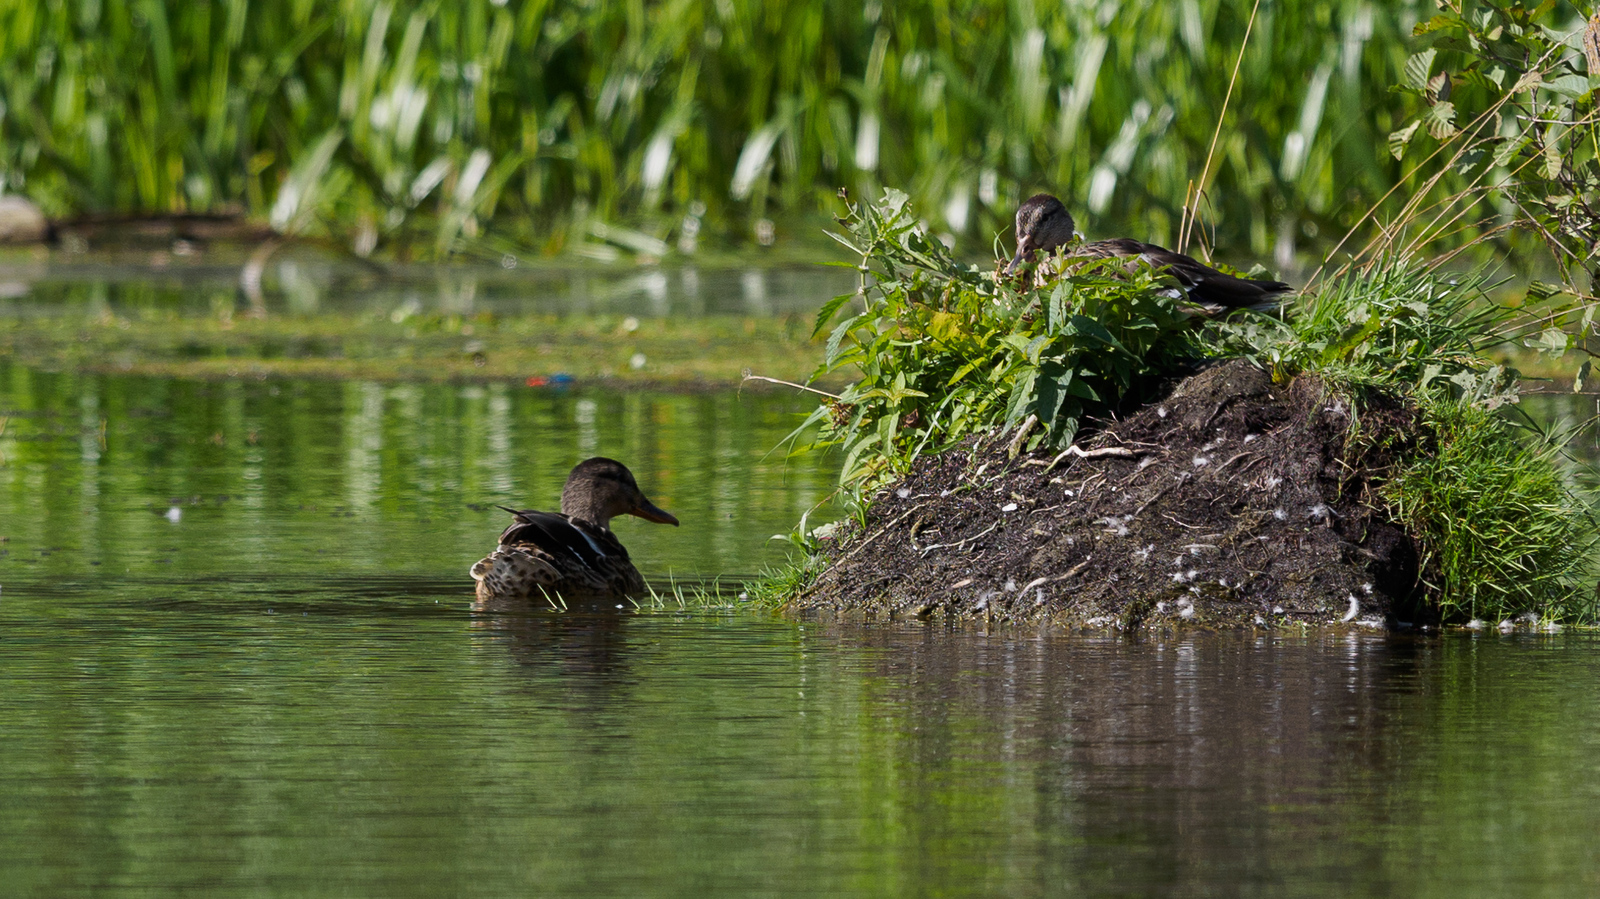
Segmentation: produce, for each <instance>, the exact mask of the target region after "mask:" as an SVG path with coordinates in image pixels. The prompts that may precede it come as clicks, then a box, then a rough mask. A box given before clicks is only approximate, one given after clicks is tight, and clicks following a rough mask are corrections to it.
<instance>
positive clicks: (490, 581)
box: [472, 457, 678, 600]
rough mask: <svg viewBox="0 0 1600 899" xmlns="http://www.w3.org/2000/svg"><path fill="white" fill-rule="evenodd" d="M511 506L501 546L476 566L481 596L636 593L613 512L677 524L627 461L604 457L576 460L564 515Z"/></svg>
mask: <svg viewBox="0 0 1600 899" xmlns="http://www.w3.org/2000/svg"><path fill="white" fill-rule="evenodd" d="M501 508H505V507H503V506H502V507H501ZM506 511H507V512H510V513H511V514H512V515H514V516H515V517H516V520H515V521H513V522H512V523H511V526H510V527H508V528H506V529H505V531H504V532H503V533H501V534H500V545H499V547H497V548H496V549H495V551H494V552H492V553H490V554H489V555H488V556H486V557H484V558H483V559H482V560H480V561H479V562H478V563H477V564H476V565H473V566H472V577H473V578H474V579H475V580H476V581H477V582H478V598H479V599H483V600H488V599H515V598H522V597H532V596H541V595H545V594H553V593H559V594H563V595H576V596H596V595H602V596H604V595H611V596H620V595H622V594H627V593H638V592H640V591H642V590H644V578H643V577H641V576H640V575H639V569H637V568H635V567H633V562H631V561H630V560H629V559H628V551H627V550H626V549H623V547H622V543H621V542H619V541H618V540H617V538H616V535H614V534H612V533H611V519H613V518H615V517H616V516H618V515H637V516H639V517H640V518H643V519H644V520H646V521H654V522H658V523H660V524H670V525H677V523H678V519H676V518H674V517H672V515H670V514H668V513H666V512H663V511H662V510H661V509H659V508H657V507H656V506H655V504H654V503H652V502H650V501H649V500H648V499H645V496H644V493H643V492H641V491H640V490H639V485H638V483H636V482H635V481H634V479H633V473H632V472H630V471H628V468H627V466H625V465H623V464H622V463H621V462H617V461H615V460H612V459H603V458H600V457H595V458H593V459H586V460H584V461H582V462H580V463H578V466H577V467H576V468H574V469H572V474H570V475H568V476H567V484H566V486H565V487H563V488H562V489H561V512H560V514H557V513H554V512H534V511H522V512H519V511H516V510H515V509H506Z"/></svg>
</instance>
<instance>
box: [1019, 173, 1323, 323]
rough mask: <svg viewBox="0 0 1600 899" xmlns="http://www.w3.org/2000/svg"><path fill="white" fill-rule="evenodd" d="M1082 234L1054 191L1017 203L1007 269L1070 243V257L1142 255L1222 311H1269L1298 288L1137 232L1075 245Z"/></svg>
mask: <svg viewBox="0 0 1600 899" xmlns="http://www.w3.org/2000/svg"><path fill="white" fill-rule="evenodd" d="M1076 236H1077V231H1076V227H1075V225H1074V223H1073V221H1072V215H1071V214H1070V213H1068V212H1067V209H1066V207H1065V206H1063V205H1062V204H1061V201H1060V200H1058V199H1056V198H1055V197H1053V196H1051V195H1049V194H1037V195H1035V196H1033V197H1030V198H1028V200H1027V202H1025V203H1023V204H1022V205H1021V206H1020V207H1018V208H1017V253H1016V255H1015V256H1013V257H1012V258H1011V263H1010V264H1009V265H1007V266H1006V274H1010V273H1012V272H1014V271H1016V270H1017V268H1018V267H1020V266H1021V265H1023V264H1025V263H1027V262H1029V261H1031V260H1032V259H1033V257H1034V254H1035V253H1037V252H1039V251H1041V250H1043V251H1044V252H1046V253H1050V252H1054V251H1055V250H1057V249H1061V248H1063V247H1065V248H1066V252H1065V254H1064V255H1065V256H1066V257H1067V258H1086V259H1116V258H1137V259H1139V260H1140V261H1142V262H1144V263H1146V264H1148V265H1152V266H1155V267H1157V268H1161V269H1164V270H1165V271H1166V272H1167V273H1168V274H1170V275H1171V276H1172V277H1173V279H1174V280H1176V281H1177V282H1178V284H1179V286H1180V287H1182V289H1183V291H1184V293H1185V294H1187V295H1188V298H1189V299H1191V300H1193V301H1195V302H1197V303H1200V304H1201V305H1203V306H1208V307H1212V308H1213V309H1216V310H1219V311H1220V310H1226V309H1254V310H1256V311H1260V312H1264V311H1267V310H1270V309H1272V308H1274V307H1276V306H1277V305H1278V302H1279V300H1280V299H1281V298H1282V297H1283V296H1284V295H1286V294H1289V293H1293V292H1294V288H1293V287H1290V286H1289V285H1288V284H1285V283H1284V282H1282V281H1257V280H1255V279H1253V278H1236V277H1234V276H1233V275H1229V274H1226V273H1224V272H1219V271H1217V270H1216V269H1214V268H1212V267H1211V266H1209V265H1206V264H1205V263H1203V262H1200V261H1199V260H1197V259H1194V258H1193V257H1190V256H1185V255H1184V254H1182V253H1175V252H1173V251H1172V250H1169V249H1167V248H1166V247H1161V246H1157V245H1155V244H1153V243H1145V242H1144V241H1142V240H1134V239H1133V238H1131V237H1118V238H1113V239H1111V240H1096V241H1090V242H1087V243H1082V244H1077V245H1076V246H1074V245H1073V241H1074V239H1075V238H1076Z"/></svg>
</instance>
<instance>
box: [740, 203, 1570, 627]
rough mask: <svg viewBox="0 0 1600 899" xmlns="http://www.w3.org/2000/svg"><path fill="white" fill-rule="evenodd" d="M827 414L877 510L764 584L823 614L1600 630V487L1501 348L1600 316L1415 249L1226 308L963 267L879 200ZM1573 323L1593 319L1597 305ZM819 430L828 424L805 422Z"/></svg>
mask: <svg viewBox="0 0 1600 899" xmlns="http://www.w3.org/2000/svg"><path fill="white" fill-rule="evenodd" d="M842 221H843V224H844V227H845V231H846V234H845V235H844V236H843V237H842V238H841V240H842V241H843V242H845V243H846V244H847V245H849V246H851V247H852V248H854V249H856V250H857V251H858V252H859V253H860V254H861V264H860V266H859V271H860V272H861V288H860V290H859V291H858V292H857V293H856V294H854V295H852V296H849V297H841V298H839V299H838V300H836V301H835V302H834V303H832V304H830V305H829V306H827V307H825V308H824V309H823V311H822V313H821V317H820V319H819V323H818V330H819V331H821V330H823V329H825V328H827V327H828V326H829V325H830V324H831V320H832V318H833V316H834V315H835V314H836V313H842V315H841V320H840V321H839V322H838V323H837V324H836V325H833V327H832V330H831V334H830V336H829V338H828V341H827V347H828V355H827V357H826V360H825V362H824V364H823V366H822V368H821V369H820V370H819V373H826V374H832V375H834V376H837V375H839V374H844V373H853V374H854V376H855V379H854V381H853V383H851V384H850V385H849V386H848V387H847V388H846V389H845V390H844V391H843V392H841V393H840V394H839V395H838V396H835V397H831V398H830V399H828V400H827V401H826V402H824V403H823V404H821V406H820V407H819V408H818V409H817V411H816V412H815V413H814V414H813V416H812V418H811V420H810V425H812V426H815V428H816V431H815V433H816V434H817V435H818V436H817V441H816V442H817V444H819V445H825V446H834V447H837V448H838V449H839V451H840V452H841V453H842V456H843V465H842V472H843V473H842V481H843V483H842V495H843V497H844V500H843V501H844V504H845V506H846V508H847V509H849V510H850V514H849V515H847V516H846V517H845V518H844V519H843V523H841V524H839V525H837V526H833V527H832V528H831V529H830V532H828V533H820V532H815V531H808V530H807V529H806V528H805V526H804V524H802V526H801V527H800V528H799V529H797V531H796V533H795V540H796V542H797V543H799V544H800V545H801V546H803V547H804V548H805V550H806V556H805V557H804V558H803V559H802V560H801V561H799V562H798V563H797V564H796V565H795V566H793V567H791V568H789V569H787V570H785V571H783V572H780V573H778V575H776V576H775V577H773V578H771V579H770V580H769V581H768V583H766V584H764V585H762V586H761V587H760V588H759V589H758V593H761V594H762V595H766V596H770V597H772V598H774V599H776V600H777V601H779V602H782V603H784V604H787V605H788V606H789V607H791V608H796V609H834V610H841V611H847V612H861V613H868V614H887V615H892V616H900V615H906V616H915V617H932V616H948V617H955V618H983V619H989V620H993V619H1001V620H1036V619H1051V620H1056V621H1063V622H1067V623H1072V624H1077V625H1084V626H1097V627H1119V628H1135V627H1139V626H1145V625H1158V624H1161V623H1162V622H1172V623H1185V622H1187V623H1193V624H1200V625H1242V626H1261V625H1274V624H1289V623H1302V624H1303V623H1342V624H1356V625H1360V624H1366V625H1373V626H1378V625H1384V624H1389V625H1401V624H1413V625H1416V624H1432V623H1452V622H1457V623H1468V622H1471V621H1474V620H1478V621H1487V622H1491V623H1495V624H1500V623H1505V622H1521V623H1523V624H1527V625H1532V624H1535V623H1537V624H1546V623H1549V622H1552V621H1581V622H1592V621H1593V620H1594V619H1595V614H1594V613H1595V600H1594V572H1593V565H1592V554H1591V553H1590V552H1589V549H1590V548H1591V547H1592V545H1593V539H1594V532H1595V527H1594V523H1593V518H1592V516H1591V515H1590V513H1589V507H1590V505H1591V497H1590V496H1589V495H1588V494H1587V492H1584V491H1581V490H1578V489H1576V488H1574V487H1573V486H1572V485H1573V484H1575V483H1577V482H1576V481H1575V480H1573V479H1572V478H1570V477H1569V476H1568V475H1567V474H1566V473H1564V471H1563V465H1564V462H1563V461H1562V458H1561V447H1562V439H1561V437H1560V435H1552V434H1541V433H1539V432H1538V431H1536V430H1534V429H1531V428H1529V427H1527V426H1525V425H1519V424H1517V423H1515V422H1514V421H1513V420H1512V418H1511V417H1510V416H1508V415H1507V414H1506V412H1507V410H1508V409H1512V408H1515V404H1516V402H1517V376H1516V373H1515V372H1512V371H1510V370H1508V369H1505V368H1504V367H1502V366H1500V365H1497V364H1495V363H1494V362H1493V361H1492V360H1490V359H1489V358H1488V357H1487V356H1486V355H1485V354H1484V350H1485V349H1486V348H1489V347H1494V346H1497V345H1501V344H1504V343H1506V342H1508V341H1515V342H1518V343H1523V344H1525V345H1537V346H1541V347H1547V348H1549V349H1550V350H1551V351H1552V352H1555V353H1559V352H1560V351H1563V350H1565V349H1567V348H1568V347H1570V346H1572V345H1573V338H1572V337H1570V336H1569V335H1570V334H1571V333H1572V331H1573V330H1574V329H1575V328H1574V327H1573V326H1574V325H1579V324H1581V323H1582V322H1587V321H1588V320H1589V319H1588V318H1582V321H1581V322H1580V321H1579V319H1578V316H1581V315H1582V309H1583V307H1582V306H1581V304H1579V303H1576V302H1572V301H1567V300H1553V299H1551V298H1549V297H1545V298H1543V299H1541V298H1536V297H1530V298H1527V299H1526V300H1524V301H1522V302H1518V303H1515V304H1505V303H1499V302H1496V301H1495V299H1494V298H1493V297H1491V296H1490V295H1489V294H1488V292H1487V291H1486V290H1485V289H1484V285H1485V281H1484V279H1483V278H1481V277H1477V276H1471V275H1460V274H1442V273H1439V272H1437V271H1435V270H1433V269H1432V268H1430V267H1428V266H1426V265H1423V264H1419V263H1415V262H1413V261H1411V260H1407V259H1404V258H1389V259H1380V260H1375V261H1373V262H1372V263H1370V264H1367V265H1364V266H1362V267H1360V268H1352V269H1351V270H1350V271H1347V272H1344V273H1341V274H1340V275H1338V276H1336V277H1333V278H1330V279H1328V280H1327V281H1325V282H1324V283H1323V284H1321V285H1319V289H1318V290H1316V291H1315V292H1314V293H1311V294H1309V295H1303V296H1301V297H1300V298H1298V299H1296V300H1295V303H1294V306H1293V307H1292V308H1291V309H1288V310H1284V312H1283V313H1281V314H1276V315H1270V316H1267V315H1258V314H1253V313H1248V312H1246V313H1243V314H1234V315H1232V316H1229V317H1226V318H1218V317H1216V315H1217V313H1216V312H1214V311H1211V310H1205V309H1197V308H1196V307H1195V305H1194V304H1191V303H1189V302H1188V301H1187V300H1186V298H1185V297H1184V295H1183V294H1182V292H1181V291H1179V290H1177V289H1175V287H1174V284H1173V283H1172V281H1171V279H1170V277H1169V275H1168V273H1167V272H1165V271H1164V270H1161V269H1153V268H1151V267H1149V266H1145V265H1142V264H1141V263H1139V262H1138V261H1136V260H1135V261H1131V262H1129V261H1124V260H1084V259H1078V258H1070V257H1069V258H1067V259H1064V260H1061V261H1060V263H1059V265H1058V266H1056V268H1055V270H1054V271H1053V272H1052V273H1051V274H1049V276H1047V277H1037V278H1022V279H1016V278H1012V277H1009V276H1008V275H1007V274H1006V273H1000V274H998V275H997V274H996V272H994V271H993V270H985V269H982V268H978V267H973V266H965V265H962V264H959V263H957V262H955V261H954V260H952V259H951V258H950V257H949V254H948V253H947V252H946V251H945V250H944V248H943V247H942V246H941V245H939V244H938V243H937V242H936V241H932V240H930V239H928V238H927V237H925V236H924V235H923V234H922V232H921V231H920V230H919V229H918V227H917V226H916V218H915V216H914V214H912V213H910V212H909V210H908V209H907V207H906V204H905V202H904V198H903V195H897V194H894V193H893V192H890V193H889V194H888V195H887V196H886V198H885V201H884V202H883V203H880V204H877V205H868V204H862V205H858V206H853V207H851V215H850V216H849V217H847V218H846V219H843V220H842ZM1569 318H1572V319H1573V320H1572V321H1569V320H1568V319H1569ZM797 433H798V432H797Z"/></svg>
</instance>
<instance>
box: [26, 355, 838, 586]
mask: <svg viewBox="0 0 1600 899" xmlns="http://www.w3.org/2000/svg"><path fill="white" fill-rule="evenodd" d="M807 411H809V406H808V404H807V403H806V402H805V401H804V400H800V399H797V398H795V397H792V396H781V395H774V394H769V393H761V392H748V391H747V392H744V393H742V394H736V393H731V392H729V393H718V394H672V393H650V392H641V391H629V392H622V391H604V390H580V391H573V392H562V391H552V390H537V389H528V388H521V387H513V386H507V385H504V384H491V385H412V384H400V385H380V384H375V383H362V382H346V383H339V382H316V381H227V382H216V383H208V382H196V381H183V380H172V379H159V378H135V377H117V376H89V375H74V374H45V373H40V372H37V371H33V370H31V369H28V368H25V367H22V366H18V365H11V364H6V363H4V362H0V418H3V419H4V421H5V424H4V430H3V431H0V536H4V537H6V538H8V540H7V542H5V543H0V560H4V562H5V564H6V566H7V568H8V569H9V570H11V571H13V572H18V573H20V575H21V576H22V577H23V578H25V579H27V580H37V579H40V578H67V579H84V578H96V577H100V576H102V575H107V576H112V575H114V576H124V575H126V576H135V577H148V576H164V577H165V576H179V577H195V576H200V575H206V576H227V575H229V574H233V573H239V572H249V573H251V574H252V575H256V576H259V575H260V574H262V573H267V572H269V573H272V574H295V573H305V572H318V573H322V574H328V575H334V576H353V575H357V574H361V573H365V572H389V573H407V574H419V575H429V576H434V577H457V578H461V579H462V580H463V582H464V583H465V584H466V585H467V586H468V587H470V586H471V583H470V581H469V580H466V579H465V576H464V573H465V571H466V569H467V567H468V566H469V565H470V564H471V563H472V562H473V561H474V560H475V559H477V558H478V557H479V556H481V555H482V554H483V552H484V551H485V550H486V549H488V548H492V546H493V543H494V538H495V536H497V535H498V533H499V529H500V528H501V527H503V526H504V524H505V522H506V520H507V516H506V515H505V514H504V513H503V512H500V511H499V510H497V509H494V508H492V505H490V504H493V503H504V504H506V505H512V506H516V507H520V508H551V509H553V508H556V507H557V506H558V505H559V502H560V489H561V484H562V482H563V481H564V480H565V478H566V473H567V471H568V470H569V469H570V468H571V467H572V465H573V464H575V463H576V462H577V461H578V460H580V459H583V458H585V457H587V456H591V455H597V454H598V455H609V456H614V457H616V458H618V459H621V460H623V461H624V462H625V463H626V464H627V465H628V466H629V467H630V468H631V469H632V470H633V471H634V473H635V474H636V475H637V476H638V478H639V481H640V483H641V485H643V486H644V488H645V490H646V491H647V492H648V493H649V495H650V496H651V497H652V498H653V499H654V500H655V501H656V503H657V504H658V505H660V506H662V507H663V508H666V509H668V510H669V511H671V512H673V513H674V514H676V515H677V516H678V518H679V519H680V520H682V521H683V527H681V528H665V527H659V526H655V525H649V524H646V523H643V522H639V521H636V520H634V519H631V518H630V519H623V520H622V521H621V522H619V524H618V532H619V534H621V535H622V539H623V541H624V542H625V543H626V544H627V545H628V546H629V548H630V550H631V551H632V552H633V554H634V556H635V558H636V560H637V561H638V563H639V565H640V568H641V570H643V571H644V572H645V573H646V574H647V575H649V576H655V577H658V578H662V577H666V576H668V575H672V576H677V577H715V576H724V577H734V578H737V577H740V576H744V575H748V574H751V573H753V572H755V571H757V570H759V568H760V567H761V566H762V565H764V564H771V563H774V562H776V561H778V560H779V559H781V558H782V551H781V550H780V549H778V544H775V543H773V542H772V541H770V540H769V538H770V537H771V536H772V535H774V534H778V533H782V532H786V531H788V530H789V529H790V528H792V527H793V526H794V523H795V522H796V521H798V520H799V517H800V515H801V514H802V513H804V512H805V511H806V510H808V509H810V508H811V507H812V506H814V505H816V504H817V503H818V502H820V501H821V500H822V499H823V498H825V497H826V496H827V495H828V494H829V492H830V491H831V489H832V487H833V485H834V483H835V473H834V471H833V469H832V468H831V467H830V463H829V461H828V460H815V459H806V460H802V461H798V462H795V461H790V460H787V459H786V458H785V454H784V453H783V452H782V451H781V450H779V451H776V452H774V449H775V448H777V447H778V446H779V443H780V441H781V440H782V439H783V437H784V435H786V434H787V433H789V431H790V430H792V429H793V428H794V426H795V425H796V424H797V423H798V422H799V421H800V420H801V419H802V418H803V417H804V414H805V413H806V412H807ZM818 520H819V521H820V520H824V519H823V518H822V517H819V518H818ZM14 577H15V575H14ZM0 583H3V582H0Z"/></svg>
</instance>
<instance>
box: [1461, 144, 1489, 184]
mask: <svg viewBox="0 0 1600 899" xmlns="http://www.w3.org/2000/svg"><path fill="white" fill-rule="evenodd" d="M1488 158H1489V154H1487V153H1485V152H1483V150H1481V149H1478V148H1474V149H1471V150H1468V151H1467V152H1465V153H1462V154H1461V158H1460V159H1459V160H1457V161H1456V171H1457V172H1458V173H1460V174H1462V175H1466V176H1468V177H1471V176H1472V175H1473V173H1474V172H1475V171H1476V170H1477V169H1478V167H1479V166H1480V165H1481V164H1482V163H1483V162H1484V161H1485V160H1487V159H1488Z"/></svg>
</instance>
